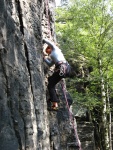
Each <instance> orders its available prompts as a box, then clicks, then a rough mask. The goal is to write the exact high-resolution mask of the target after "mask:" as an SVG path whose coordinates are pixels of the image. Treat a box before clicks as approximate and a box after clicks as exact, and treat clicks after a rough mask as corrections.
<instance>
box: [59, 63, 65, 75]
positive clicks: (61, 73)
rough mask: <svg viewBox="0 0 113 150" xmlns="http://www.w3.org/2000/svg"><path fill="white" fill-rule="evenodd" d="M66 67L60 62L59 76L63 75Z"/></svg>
mask: <svg viewBox="0 0 113 150" xmlns="http://www.w3.org/2000/svg"><path fill="white" fill-rule="evenodd" d="M66 68H67V67H66V66H65V65H64V64H61V66H60V73H59V75H60V76H64V75H65V73H66Z"/></svg>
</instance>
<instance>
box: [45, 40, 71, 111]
mask: <svg viewBox="0 0 113 150" xmlns="http://www.w3.org/2000/svg"><path fill="white" fill-rule="evenodd" d="M43 43H46V44H47V45H48V46H47V48H46V49H45V52H46V53H47V55H48V56H45V55H44V61H45V62H46V63H47V65H48V66H49V67H51V66H53V65H55V69H54V73H53V74H52V76H50V77H49V78H48V91H49V95H50V101H51V103H52V106H51V109H52V110H58V102H59V101H58V98H57V95H56V91H55V86H56V84H57V83H58V82H59V81H60V80H61V79H62V78H66V77H69V76H70V73H71V67H70V65H69V63H68V62H67V61H66V59H65V57H64V55H63V53H62V51H61V49H59V48H58V47H57V46H56V45H55V44H54V43H53V42H51V41H50V40H48V39H43ZM49 57H50V58H49Z"/></svg>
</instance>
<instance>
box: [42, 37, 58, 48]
mask: <svg viewBox="0 0 113 150" xmlns="http://www.w3.org/2000/svg"><path fill="white" fill-rule="evenodd" d="M43 43H46V44H48V45H49V46H50V47H51V48H54V47H55V44H54V43H53V42H51V41H50V40H48V39H43Z"/></svg>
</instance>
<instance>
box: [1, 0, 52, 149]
mask: <svg viewBox="0 0 113 150" xmlns="http://www.w3.org/2000/svg"><path fill="white" fill-rule="evenodd" d="M42 6H43V2H42V0H32V1H31V0H1V1H0V150H25V149H26V150H36V149H38V150H49V149H50V148H49V147H50V146H49V131H48V119H47V108H46V100H45V88H44V75H43V61H42V52H41V51H42V36H41V34H42V33H41V15H42V10H43V7H42Z"/></svg>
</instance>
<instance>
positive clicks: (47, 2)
mask: <svg viewBox="0 0 113 150" xmlns="http://www.w3.org/2000/svg"><path fill="white" fill-rule="evenodd" d="M46 17H47V28H48V35H49V38H51V28H50V19H49V1H48V0H46Z"/></svg>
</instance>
